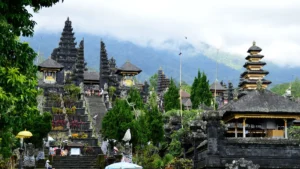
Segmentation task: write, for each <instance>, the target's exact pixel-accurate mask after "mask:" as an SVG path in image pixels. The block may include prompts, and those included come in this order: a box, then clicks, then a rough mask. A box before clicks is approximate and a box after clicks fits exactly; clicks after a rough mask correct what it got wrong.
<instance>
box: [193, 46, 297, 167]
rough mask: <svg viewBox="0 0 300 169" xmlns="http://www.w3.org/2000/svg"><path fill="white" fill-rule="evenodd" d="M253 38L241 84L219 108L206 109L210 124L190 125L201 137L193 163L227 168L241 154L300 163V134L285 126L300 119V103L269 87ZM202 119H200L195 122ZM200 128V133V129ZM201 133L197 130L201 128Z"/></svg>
mask: <svg viewBox="0 0 300 169" xmlns="http://www.w3.org/2000/svg"><path fill="white" fill-rule="evenodd" d="M260 51H261V48H259V47H257V46H256V45H255V43H254V44H253V46H252V47H250V49H249V50H248V53H250V55H249V56H248V57H247V58H246V59H248V60H249V62H251V63H249V62H247V63H246V64H245V67H247V68H248V70H247V71H245V73H242V75H241V76H242V77H244V79H242V81H241V83H240V85H239V87H240V89H241V90H240V94H238V93H237V90H236V91H235V92H234V94H233V100H231V101H229V102H228V103H227V104H225V105H224V106H222V107H220V108H219V109H218V110H217V111H206V112H204V113H203V119H202V120H204V121H206V122H205V123H207V124H206V127H203V126H198V125H195V126H191V129H192V131H193V132H195V136H199V137H195V138H194V139H195V141H197V145H198V146H196V149H195V151H194V153H190V154H189V156H191V158H192V159H193V160H194V164H195V168H207V169H208V168H209V169H222V168H223V169H224V168H225V165H228V164H231V163H232V161H233V160H238V159H240V158H243V159H245V160H249V161H252V162H253V164H257V165H259V166H260V169H274V168H297V169H300V160H299V159H300V147H299V143H300V142H299V140H295V139H291V138H289V136H288V131H287V129H288V128H289V127H290V126H291V125H293V121H295V120H299V119H300V105H299V104H298V103H296V102H294V101H292V100H291V99H289V98H287V97H284V96H280V95H277V94H275V93H273V92H271V91H269V90H268V89H267V85H268V84H270V83H271V82H270V81H268V80H265V79H264V77H265V75H266V74H267V71H263V70H262V66H263V65H265V64H266V63H262V62H261V61H260V59H261V58H262V57H263V56H262V55H260V54H259V52H260ZM195 124H198V123H195ZM199 132H200V133H199ZM197 133H198V134H197Z"/></svg>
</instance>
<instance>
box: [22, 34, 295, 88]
mask: <svg viewBox="0 0 300 169" xmlns="http://www.w3.org/2000/svg"><path fill="white" fill-rule="evenodd" d="M60 36H61V34H60V33H55V34H53V33H52V34H46V33H36V34H35V35H34V37H32V38H22V39H21V40H22V41H24V42H28V43H29V44H30V46H31V47H32V48H33V49H34V50H35V51H36V52H38V53H40V54H41V55H43V56H44V57H45V58H48V57H49V56H50V55H51V53H52V50H53V49H54V48H56V47H58V43H59V40H60ZM75 37H76V41H77V43H79V41H80V40H81V39H82V38H84V43H85V44H84V45H85V50H84V54H85V59H86V62H87V63H88V65H87V66H88V68H90V70H95V71H99V62H100V61H99V58H100V40H101V39H102V40H103V41H104V43H105V45H106V50H107V53H108V56H109V58H110V57H114V58H115V59H116V62H117V66H121V65H122V64H123V63H125V62H126V61H127V60H129V61H130V62H131V63H133V64H135V65H136V66H138V67H139V68H141V69H142V70H143V72H142V73H141V74H140V75H138V77H137V79H138V80H140V81H144V80H147V79H148V78H149V77H150V76H152V75H153V74H154V73H156V72H157V71H158V69H159V68H160V67H161V68H162V69H163V71H164V72H165V74H166V75H167V77H173V78H175V79H177V80H178V79H179V55H178V53H177V52H174V51H169V50H163V49H160V50H158V49H154V48H152V47H143V46H139V45H135V44H133V43H131V42H129V41H120V40H117V39H115V38H112V37H108V36H102V37H100V36H95V35H90V34H81V33H78V34H76V33H75ZM170 43H172V42H171V41H170ZM205 46H206V47H204V48H203V50H201V53H195V52H193V54H191V55H189V53H190V51H191V50H192V51H193V50H194V48H193V46H192V45H191V44H188V45H185V48H184V49H183V55H182V80H183V81H185V82H187V83H189V84H192V83H193V80H194V77H195V76H196V75H197V72H198V70H200V71H204V72H205V73H206V74H207V76H208V78H209V81H210V82H211V83H212V81H214V79H216V72H217V79H218V80H219V81H221V80H223V81H225V82H227V81H231V82H233V83H234V84H235V85H237V84H238V82H239V77H240V73H242V72H243V71H244V68H243V67H242V66H243V64H244V63H245V61H246V60H245V59H244V58H243V57H241V56H238V55H232V54H229V53H225V52H222V51H220V52H219V54H217V52H216V49H214V48H212V47H210V46H209V45H205ZM247 50H248V49H245V51H247ZM246 55H247V54H246V52H245V57H246ZM217 63H218V64H217ZM264 69H265V70H268V71H269V72H270V74H269V75H268V76H267V77H266V79H268V80H271V81H272V82H273V85H275V84H279V83H284V82H289V81H291V80H293V78H295V76H296V75H297V73H298V72H300V68H282V67H279V66H276V65H274V64H272V63H267V66H265V68H264ZM216 70H217V71H216Z"/></svg>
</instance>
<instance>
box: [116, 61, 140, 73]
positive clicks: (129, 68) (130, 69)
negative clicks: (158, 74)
mask: <svg viewBox="0 0 300 169" xmlns="http://www.w3.org/2000/svg"><path fill="white" fill-rule="evenodd" d="M119 72H137V73H140V72H142V70H141V69H140V68H138V67H137V66H135V65H134V64H132V63H130V62H129V61H127V62H126V63H124V64H123V65H122V66H121V67H120V68H118V70H117V71H116V73H119Z"/></svg>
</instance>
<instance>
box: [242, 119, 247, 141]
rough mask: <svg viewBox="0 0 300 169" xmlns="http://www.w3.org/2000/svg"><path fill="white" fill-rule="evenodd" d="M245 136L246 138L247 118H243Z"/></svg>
mask: <svg viewBox="0 0 300 169" xmlns="http://www.w3.org/2000/svg"><path fill="white" fill-rule="evenodd" d="M243 138H246V118H244V119H243Z"/></svg>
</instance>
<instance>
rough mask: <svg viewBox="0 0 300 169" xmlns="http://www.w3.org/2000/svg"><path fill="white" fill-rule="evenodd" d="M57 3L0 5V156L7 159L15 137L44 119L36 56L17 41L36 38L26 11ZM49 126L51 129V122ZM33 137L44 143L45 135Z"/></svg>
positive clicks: (23, 1) (7, 0)
mask: <svg viewBox="0 0 300 169" xmlns="http://www.w3.org/2000/svg"><path fill="white" fill-rule="evenodd" d="M57 2H59V0H40V1H26V0H19V1H10V0H3V1H0V11H1V15H0V36H1V38H0V138H2V141H1V145H0V154H2V155H3V157H4V158H8V157H9V156H10V155H11V148H12V147H13V146H14V143H15V141H16V140H15V135H16V134H17V133H18V132H19V131H21V130H24V129H25V128H31V127H32V128H33V126H32V125H33V124H36V123H37V121H35V120H37V119H41V118H42V119H43V118H44V117H41V116H40V114H39V112H38V110H37V102H36V97H37V88H36V86H37V77H36V74H37V67H36V66H35V65H34V59H35V57H36V53H35V52H34V51H33V49H32V48H30V47H29V45H28V44H27V43H21V42H20V41H19V39H18V36H20V35H23V36H32V35H33V29H34V25H35V24H36V23H35V22H34V21H33V20H31V17H32V15H31V14H30V13H29V12H28V11H27V9H28V8H27V7H32V8H34V10H35V11H37V10H39V9H41V8H42V7H50V6H52V5H53V4H55V3H57ZM45 119H47V118H45ZM48 120H49V119H48ZM48 122H49V124H50V125H51V120H49V121H48ZM46 123H47V120H46ZM46 126H48V123H47V124H46ZM44 127H45V126H39V128H44ZM47 129H48V128H47V127H45V132H48V130H47ZM32 134H33V135H36V140H40V141H42V137H44V134H43V133H40V135H38V134H39V133H36V132H35V131H32ZM32 141H34V139H33V140H32Z"/></svg>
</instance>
